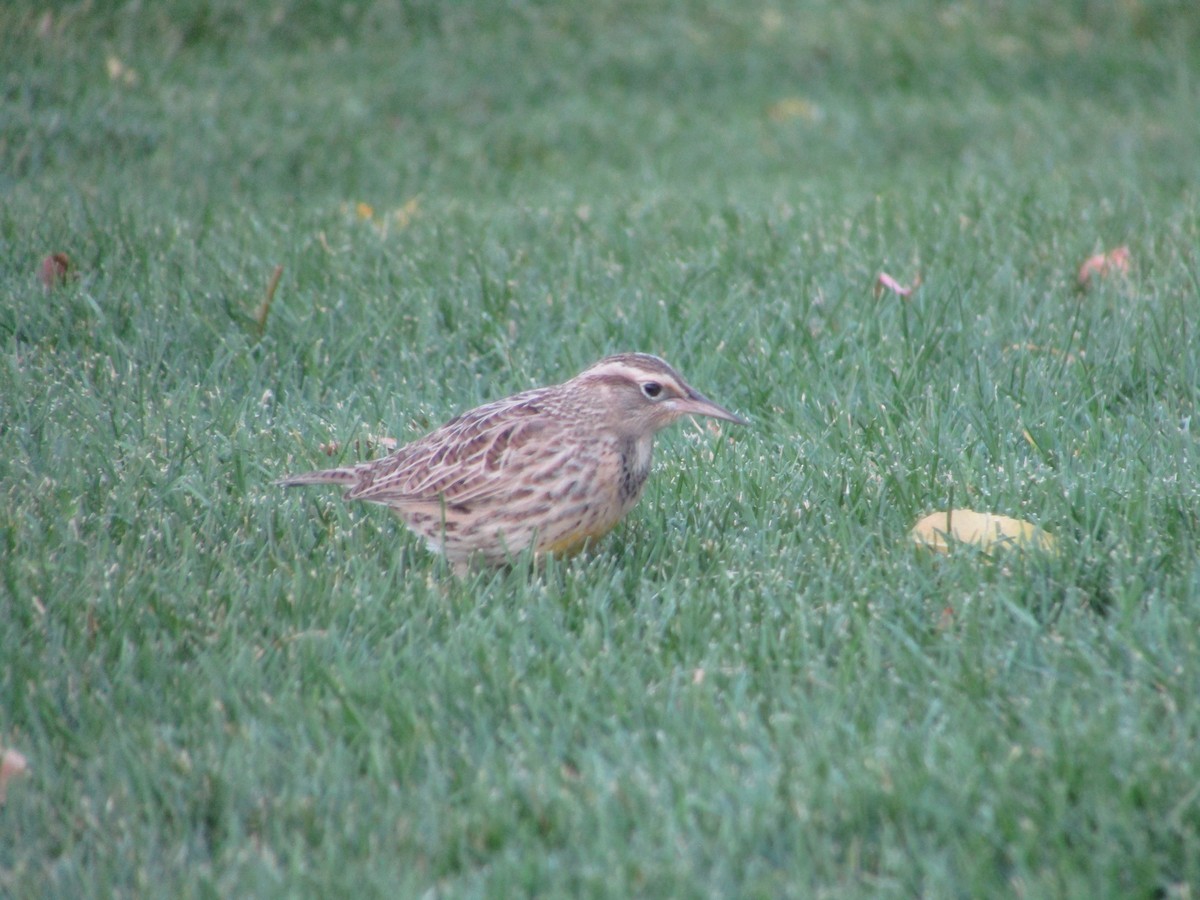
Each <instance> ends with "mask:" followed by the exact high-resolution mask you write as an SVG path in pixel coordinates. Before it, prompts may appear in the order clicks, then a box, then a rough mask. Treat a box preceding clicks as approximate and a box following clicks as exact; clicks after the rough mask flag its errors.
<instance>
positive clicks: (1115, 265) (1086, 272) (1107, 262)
mask: <svg viewBox="0 0 1200 900" xmlns="http://www.w3.org/2000/svg"><path fill="white" fill-rule="evenodd" d="M1128 272H1129V248H1128V247H1127V246H1125V245H1124V244H1122V245H1121V246H1120V247H1114V248H1113V249H1112V250H1109V251H1108V252H1107V253H1097V254H1096V255H1095V256H1089V257H1088V258H1087V259H1085V260H1084V261H1083V265H1082V266H1080V267H1079V284H1080V285H1081V286H1086V285H1087V284H1088V283H1089V282H1091V280H1092V277H1093V276H1095V277H1097V278H1107V277H1108V276H1109V275H1125V274H1128Z"/></svg>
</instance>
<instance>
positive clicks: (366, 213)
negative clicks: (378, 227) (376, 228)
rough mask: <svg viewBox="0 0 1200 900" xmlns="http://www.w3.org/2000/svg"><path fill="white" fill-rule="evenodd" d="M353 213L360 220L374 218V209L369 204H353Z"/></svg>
mask: <svg viewBox="0 0 1200 900" xmlns="http://www.w3.org/2000/svg"><path fill="white" fill-rule="evenodd" d="M354 212H355V213H356V214H357V215H358V217H359V218H360V219H373V218H375V207H373V206H372V205H371V204H370V203H356V204H354Z"/></svg>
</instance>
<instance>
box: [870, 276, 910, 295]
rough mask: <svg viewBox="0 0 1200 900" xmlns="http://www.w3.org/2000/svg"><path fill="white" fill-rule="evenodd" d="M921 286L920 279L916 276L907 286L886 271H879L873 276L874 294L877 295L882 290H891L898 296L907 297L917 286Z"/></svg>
mask: <svg viewBox="0 0 1200 900" xmlns="http://www.w3.org/2000/svg"><path fill="white" fill-rule="evenodd" d="M920 286H921V279H920V278H918V279H917V280H916V281H914V282H913V283H912V284H911V285H910V286H909V287H905V286H904V285H902V284H901V283H900V282H898V281H897V280H896V279H895V278H893V277H892V276H891V275H889V274H888V273H887V272H880V273H879V275H878V276H876V278H875V290H874V293H875V296H876V297H878V296H879V295H880V294H882V293H883V292H884V291H891V292H892V293H893V294H896V295H897V296H900V297H907V296H909V295H910V294H911V293H912V292H913V291H915V290H916V289H917V288H918V287H920Z"/></svg>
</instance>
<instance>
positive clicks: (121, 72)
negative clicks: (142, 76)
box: [104, 54, 138, 87]
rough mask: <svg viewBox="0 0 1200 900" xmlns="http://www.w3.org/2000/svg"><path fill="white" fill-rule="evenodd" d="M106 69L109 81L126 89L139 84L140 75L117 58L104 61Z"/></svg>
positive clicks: (110, 56) (112, 57)
mask: <svg viewBox="0 0 1200 900" xmlns="http://www.w3.org/2000/svg"><path fill="white" fill-rule="evenodd" d="M104 69H105V71H107V72H108V80H109V81H115V82H118V83H119V84H123V85H124V86H125V87H133V86H134V85H135V84H137V83H138V73H137V72H135V71H134V70H133V69H131V68H129V66H127V65H125V63H123V62H121V60H120V58H118V57H116V56H112V55H111V54H110V55H109V57H108V58H107V59H106V60H105V61H104Z"/></svg>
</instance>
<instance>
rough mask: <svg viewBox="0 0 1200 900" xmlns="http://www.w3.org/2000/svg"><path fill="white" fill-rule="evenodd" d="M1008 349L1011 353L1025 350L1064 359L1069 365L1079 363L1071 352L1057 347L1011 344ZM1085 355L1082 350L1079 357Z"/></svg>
mask: <svg viewBox="0 0 1200 900" xmlns="http://www.w3.org/2000/svg"><path fill="white" fill-rule="evenodd" d="M1006 349H1007V350H1008V351H1010V352H1013V351H1020V350H1024V351H1027V352H1029V353H1046V354H1048V355H1050V356H1059V357H1062V358H1063V359H1064V360H1065V361H1066V362H1069V363H1073V362H1077V361H1078V357H1077V356H1076V355H1075V354H1074V353H1071V352H1070V351H1067V350H1059V349H1058V348H1057V347H1043V346H1041V345H1040V344H1028V343H1026V344H1010V345H1009V346H1008V347H1007V348H1006ZM1084 355H1085V354H1084V352H1083V351H1082V350H1080V351H1079V356H1084Z"/></svg>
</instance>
